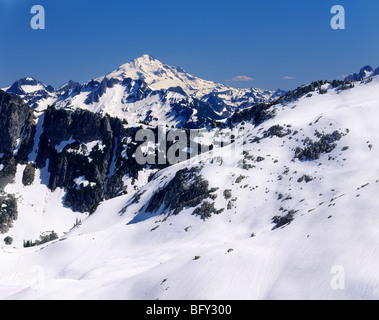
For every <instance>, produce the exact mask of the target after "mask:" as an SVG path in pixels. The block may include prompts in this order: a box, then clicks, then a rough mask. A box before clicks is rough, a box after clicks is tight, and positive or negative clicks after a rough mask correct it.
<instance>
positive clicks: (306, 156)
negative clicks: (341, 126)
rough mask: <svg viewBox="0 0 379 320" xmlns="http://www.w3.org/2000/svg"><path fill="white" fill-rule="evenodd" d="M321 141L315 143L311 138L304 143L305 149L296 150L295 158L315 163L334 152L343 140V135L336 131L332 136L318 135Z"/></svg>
mask: <svg viewBox="0 0 379 320" xmlns="http://www.w3.org/2000/svg"><path fill="white" fill-rule="evenodd" d="M317 136H318V137H319V141H316V142H313V141H312V140H310V139H309V138H308V139H306V141H305V142H304V143H305V144H306V147H305V148H300V147H298V148H296V151H295V158H296V159H299V160H301V161H313V160H318V159H320V157H321V155H322V154H324V153H330V152H332V151H333V150H334V149H335V148H336V147H337V144H336V142H337V141H339V140H341V138H342V134H341V133H339V132H338V131H334V132H333V133H332V134H323V135H320V134H318V135H317Z"/></svg>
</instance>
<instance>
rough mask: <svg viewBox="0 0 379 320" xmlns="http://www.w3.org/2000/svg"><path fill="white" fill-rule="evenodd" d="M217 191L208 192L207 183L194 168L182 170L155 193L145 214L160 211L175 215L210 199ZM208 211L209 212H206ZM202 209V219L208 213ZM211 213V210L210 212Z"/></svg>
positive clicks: (213, 197)
mask: <svg viewBox="0 0 379 320" xmlns="http://www.w3.org/2000/svg"><path fill="white" fill-rule="evenodd" d="M215 191H217V189H210V190H209V183H208V181H205V180H203V179H202V178H201V177H200V176H199V175H198V174H197V170H196V168H193V169H183V170H180V171H178V172H177V173H176V175H175V177H174V178H173V179H172V180H171V181H170V182H169V183H168V184H167V186H165V187H164V188H163V189H161V190H159V191H157V192H156V193H155V194H154V195H153V197H152V198H151V200H150V202H149V204H148V206H147V208H146V212H151V213H153V212H157V211H159V210H160V209H162V213H167V211H168V212H169V214H174V215H177V214H179V213H180V211H182V210H183V209H184V208H185V207H191V208H194V207H196V206H198V205H200V204H201V203H202V202H203V200H205V199H208V198H211V199H213V200H214V199H215V195H212V193H214V192H215ZM208 211H209V210H208ZM208 211H207V210H206V208H204V212H205V214H204V217H205V216H208V215H206V213H207V212H208ZM211 211H212V212H213V210H211ZM211 211H209V212H208V213H210V212H211Z"/></svg>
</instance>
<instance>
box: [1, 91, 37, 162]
mask: <svg viewBox="0 0 379 320" xmlns="http://www.w3.org/2000/svg"><path fill="white" fill-rule="evenodd" d="M33 118H34V114H33V111H32V110H31V109H30V108H29V107H28V106H27V105H26V104H24V103H23V102H22V100H20V99H18V98H16V97H14V96H11V95H9V94H6V93H5V92H4V91H1V90H0V123H1V127H0V153H2V154H5V153H8V152H9V151H10V150H14V149H15V148H16V147H17V146H18V140H19V139H21V140H22V141H23V142H24V146H22V149H28V146H29V142H30V140H32V138H33V136H34V135H33V130H32V127H33ZM20 148H21V147H20ZM23 153H28V150H23ZM23 156H24V154H23V155H22V156H21V157H23Z"/></svg>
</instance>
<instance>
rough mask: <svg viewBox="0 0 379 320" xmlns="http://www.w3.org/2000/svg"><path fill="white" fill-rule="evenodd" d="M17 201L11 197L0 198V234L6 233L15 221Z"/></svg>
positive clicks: (3, 196)
mask: <svg viewBox="0 0 379 320" xmlns="http://www.w3.org/2000/svg"><path fill="white" fill-rule="evenodd" d="M17 218H18V212H17V200H16V198H15V197H14V196H13V195H11V194H8V195H1V196H0V233H3V234H4V233H7V232H8V231H9V229H10V228H12V226H13V221H15V220H17Z"/></svg>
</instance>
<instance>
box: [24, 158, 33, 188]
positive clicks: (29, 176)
mask: <svg viewBox="0 0 379 320" xmlns="http://www.w3.org/2000/svg"><path fill="white" fill-rule="evenodd" d="M35 172H36V168H35V167H34V165H33V164H32V163H30V164H28V165H27V166H26V167H25V170H24V173H23V175H22V184H23V185H24V186H30V185H32V184H33V182H34V177H35Z"/></svg>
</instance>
